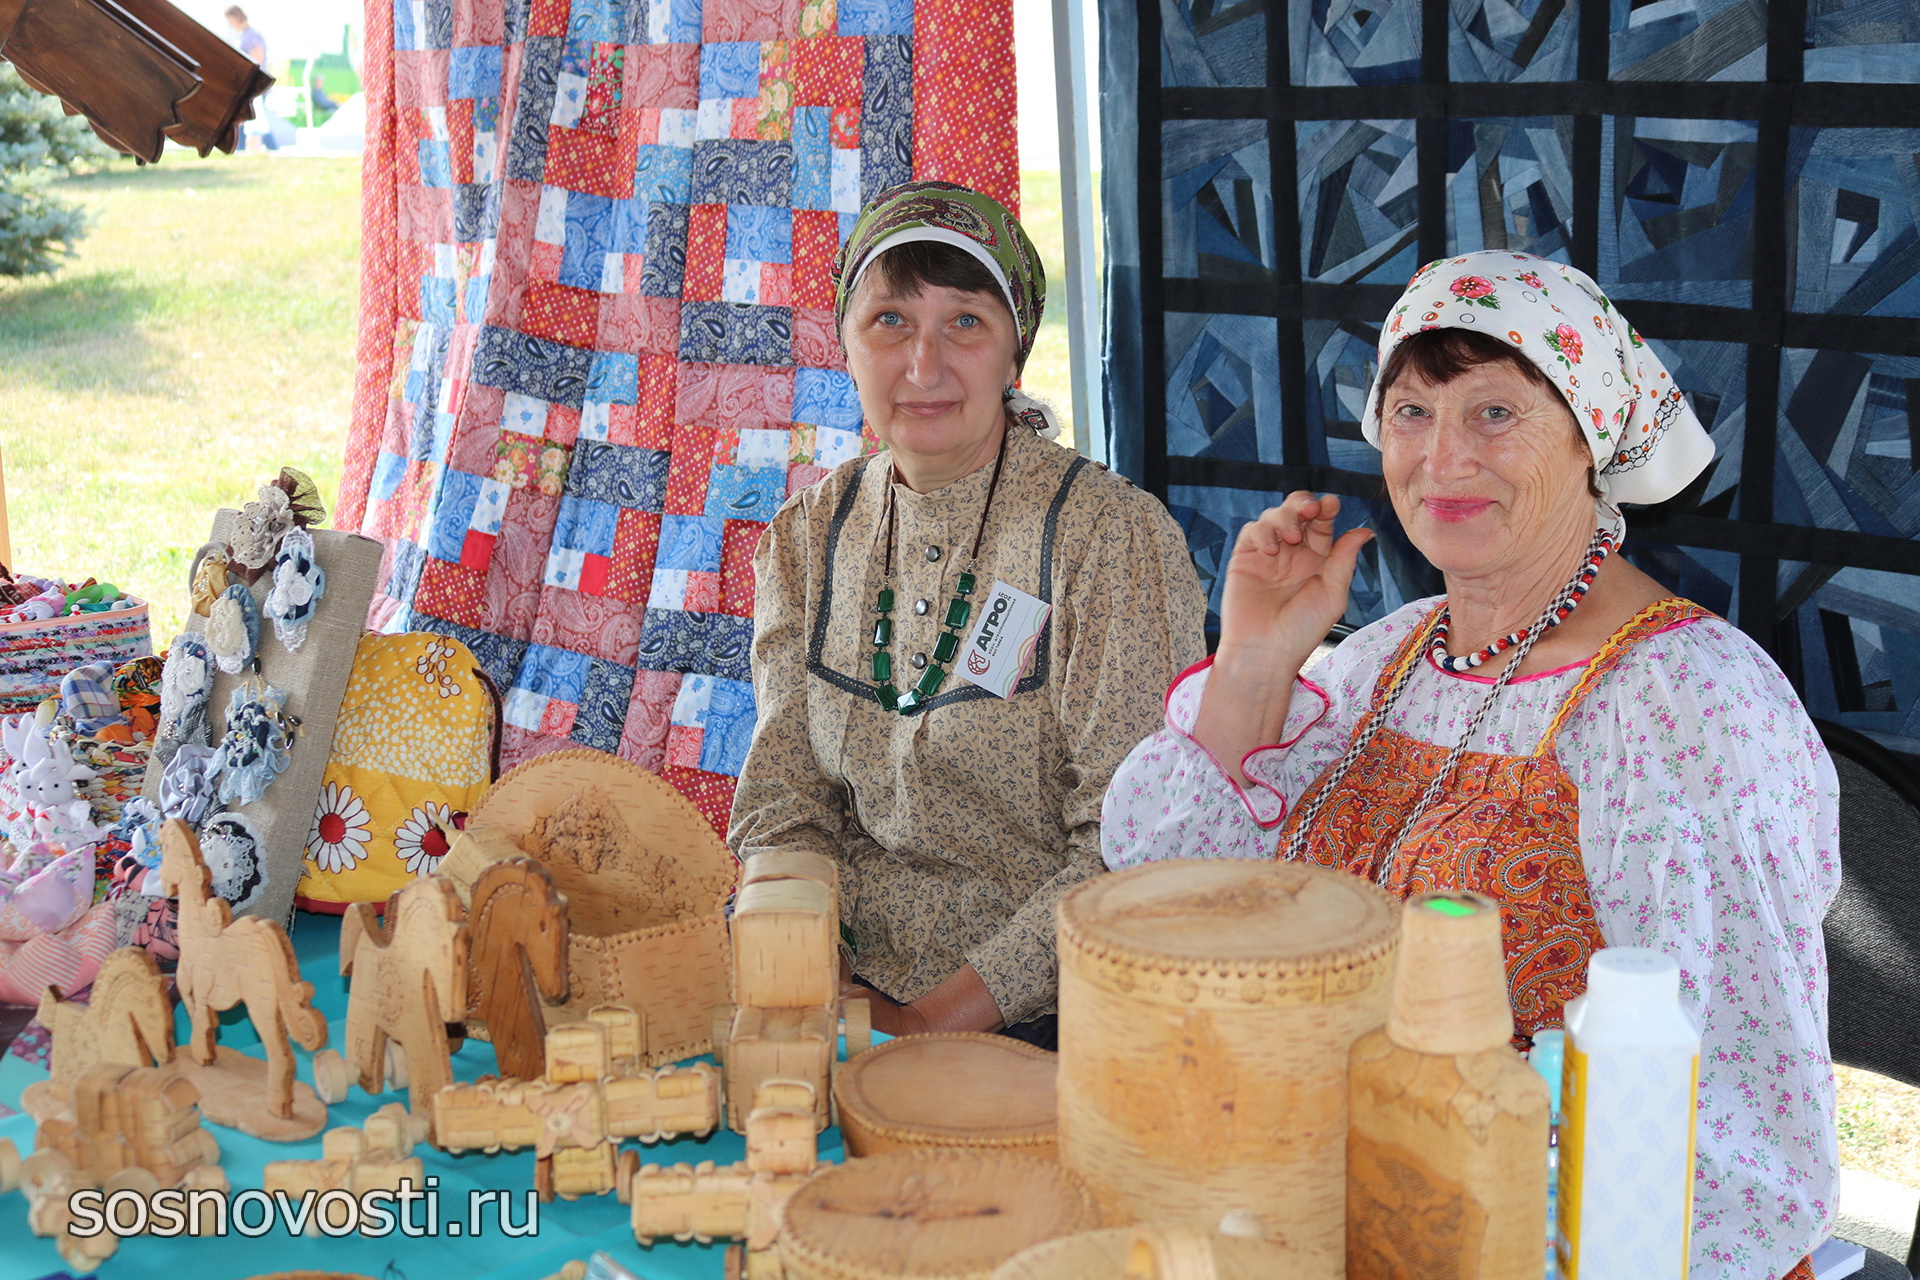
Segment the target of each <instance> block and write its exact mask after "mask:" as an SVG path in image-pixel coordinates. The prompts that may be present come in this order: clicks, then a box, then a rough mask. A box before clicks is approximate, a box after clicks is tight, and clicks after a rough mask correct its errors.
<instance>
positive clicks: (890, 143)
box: [338, 0, 1019, 830]
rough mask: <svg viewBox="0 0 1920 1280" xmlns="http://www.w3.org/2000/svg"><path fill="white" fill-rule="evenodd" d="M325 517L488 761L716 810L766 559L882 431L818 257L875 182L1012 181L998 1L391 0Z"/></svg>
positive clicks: (389, 621) (737, 721)
mask: <svg viewBox="0 0 1920 1280" xmlns="http://www.w3.org/2000/svg"><path fill="white" fill-rule="evenodd" d="M368 16H369V30H368V38H367V49H368V58H367V62H368V65H367V75H366V91H367V94H368V149H367V154H366V158H365V160H364V177H363V183H364V189H363V197H362V198H363V202H364V204H363V213H362V223H363V227H362V230H363V246H362V254H363V262H362V281H361V324H360V335H359V357H360V360H359V381H358V385H357V388H356V394H355V404H354V415H353V423H352V429H351V434H350V437H349V442H348V449H347V466H346V475H345V479H344V481H343V484H342V492H341V496H340V500H339V503H338V510H339V512H340V517H339V519H340V527H342V528H357V529H359V530H360V531H361V532H363V533H366V534H368V535H369V536H374V537H378V538H380V539H381V540H382V541H383V542H384V544H385V546H386V556H385V558H384V562H383V565H382V570H381V572H382V578H383V581H382V585H381V588H380V590H379V592H378V593H377V594H376V597H375V603H374V606H373V610H372V614H371V617H370V619H369V623H370V625H372V626H374V627H376V628H378V629H382V630H389V631H392V630H401V629H419V630H428V631H437V632H442V633H445V634H447V635H451V636H454V637H457V638H458V639H460V640H461V641H462V642H464V643H465V644H466V645H468V646H469V647H470V648H471V649H472V650H473V651H474V653H475V654H476V655H477V656H478V657H479V659H480V661H481V662H482V663H483V664H484V665H485V667H486V669H487V671H488V673H489V675H491V676H492V677H493V679H494V681H495V683H496V684H498V685H499V687H500V689H501V692H502V697H503V699H504V714H505V721H506V729H505V740H504V762H505V763H506V764H509V765H511V764H513V763H517V762H519V761H521V760H525V759H528V758H530V757H532V756H535V755H538V754H540V753H542V752H545V751H550V750H557V749H560V748H564V747H572V746H586V747H594V748H598V749H600V750H603V751H611V752H617V753H619V754H620V755H622V756H625V757H627V758H628V759H631V760H634V761H637V762H639V763H641V764H642V765H644V766H646V767H648V768H652V769H655V770H658V771H659V772H660V773H661V774H663V775H664V776H665V777H666V778H667V779H669V780H670V781H671V782H672V783H673V784H674V785H675V786H676V787H677V788H678V789H679V790H680V791H681V792H683V793H684V794H686V795H687V796H689V797H690V798H692V799H693V801H694V802H695V803H696V804H697V805H699V807H700V808H701V810H702V812H703V813H705V814H706V815H707V817H708V818H709V820H711V821H712V822H713V823H714V825H715V826H716V827H717V828H719V829H721V830H724V829H725V827H726V822H727V813H728V810H729V808H730V806H731V804H732V800H733V788H734V779H735V777H736V776H737V775H738V773H739V771H740V767H741V763H742V762H743V761H744V759H745V758H746V752H747V745H748V743H749V741H750V740H751V738H752V735H753V726H754V699H753V686H752V680H751V674H750V671H749V668H748V656H749V650H750V646H751V642H752V638H753V616H752V615H753V570H752V556H753V549H754V545H755V543H756V541H757V540H758V538H759V535H760V531H761V530H762V529H763V528H764V527H765V524H766V522H767V520H769V519H770V518H771V517H772V515H773V513H774V511H775V510H776V509H778V507H779V506H780V504H781V503H782V502H784V501H785V500H786V498H787V497H788V496H789V495H790V494H792V493H793V492H795V491H796V490H798V489H800V488H802V487H804V486H806V485H809V484H812V483H814V482H815V481H816V480H818V479H820V477H822V476H824V475H825V474H826V473H827V471H828V470H829V469H831V468H832V467H834V466H835V465H837V464H838V463H841V462H844V461H846V460H847V459H849V458H853V457H857V456H859V454H860V453H862V452H863V451H864V450H866V449H868V448H870V447H871V442H870V440H869V439H868V438H866V437H865V436H864V435H863V432H862V425H861V414H860V407H859V401H858V398H857V397H856V396H855V394H854V389H853V384H852V382H851V381H850V380H849V379H848V377H847V374H846V369H845V365H844V363H843V361H842V359H841V355H840V350H839V344H838V342H837V340H836V338H835V335H834V332H833V291H832V287H831V285H830V283H829V279H828V272H829V267H830V264H831V263H832V260H833V257H834V255H835V253H836V252H837V251H838V249H839V246H840V244H841V242H842V241H843V240H844V238H845V237H846V235H847V234H848V232H849V231H850V230H851V229H852V225H853V220H854V217H855V215H856V214H858V212H859V210H860V207H861V205H862V204H863V203H864V202H865V201H866V200H868V199H870V198H871V197H872V196H874V195H875V194H877V193H878V192H880V191H882V190H884V189H885V188H887V187H889V186H892V185H894V184H895V183H899V182H904V181H906V180H908V179H909V178H944V179H947V180H949V181H955V182H962V183H966V184H967V185H970V186H974V187H977V188H979V189H981V190H985V191H988V192H991V193H992V194H993V195H995V196H996V197H998V198H999V199H1001V200H1003V201H1005V202H1007V203H1008V204H1009V205H1013V204H1014V202H1015V201H1016V200H1017V198H1018V184H1019V173H1018V165H1017V160H1016V146H1015V125H1014V120H1015V101H1014V78H1013V45H1012V36H1013V29H1012V10H1011V4H1010V0H394V3H393V4H392V5H391V6H388V5H386V4H383V3H381V0H373V3H371V4H369V6H368Z"/></svg>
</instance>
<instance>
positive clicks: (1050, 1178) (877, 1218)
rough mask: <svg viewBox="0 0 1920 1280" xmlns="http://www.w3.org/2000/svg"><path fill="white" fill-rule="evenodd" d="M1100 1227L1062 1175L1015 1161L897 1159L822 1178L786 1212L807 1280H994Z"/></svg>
mask: <svg viewBox="0 0 1920 1280" xmlns="http://www.w3.org/2000/svg"><path fill="white" fill-rule="evenodd" d="M1098 1221H1099V1217H1098V1211H1097V1210H1096V1209H1095V1207H1094V1203H1093V1197H1092V1196H1091V1195H1089V1194H1088V1192H1087V1189H1086V1188H1085V1187H1084V1186H1082V1185H1081V1184H1080V1182H1079V1180H1078V1179H1077V1178H1075V1177H1074V1176H1073V1175H1072V1174H1070V1173H1068V1172H1067V1171H1066V1170H1065V1169H1064V1168H1062V1167H1061V1166H1060V1165H1057V1164H1053V1163H1050V1162H1048V1161H1044V1160H1039V1159H1036V1158H1034V1157H1032V1156H1027V1155H1020V1154H1017V1153H1014V1152H1009V1151H983V1152H964V1151H890V1152H887V1153H886V1154H884V1155H877V1156H870V1157H868V1158H866V1159H864V1160H853V1161H849V1162H848V1163H846V1164H842V1165H834V1166H831V1167H829V1168H827V1169H824V1170H822V1171H821V1172H820V1173H817V1174H815V1175H814V1176H813V1177H812V1178H810V1179H808V1180H807V1182H806V1184H805V1185H804V1186H802V1187H801V1188H800V1189H799V1190H798V1191H796V1192H794V1193H793V1197H792V1198H791V1199H789V1200H788V1201H787V1202H786V1204H785V1205H783V1206H782V1207H781V1209H780V1228H781V1229H780V1244H779V1250H780V1259H781V1261H782V1262H784V1263H785V1264H786V1265H787V1267H788V1268H789V1271H788V1274H789V1275H795V1276H798V1277H799V1278H800V1280H883V1278H884V1280H988V1278H989V1277H990V1276H991V1275H992V1274H993V1270H994V1268H995V1267H997V1266H999V1265H1000V1264H1001V1263H1003V1262H1005V1261H1006V1260H1007V1259H1008V1258H1011V1257H1012V1256H1013V1255H1014V1254H1016V1253H1018V1252H1020V1250H1022V1249H1025V1248H1028V1247H1029V1246H1031V1245H1035V1244H1039V1243H1040V1242H1042V1241H1044V1240H1051V1239H1054V1238H1055V1237H1057V1236H1063V1235H1071V1234H1072V1233H1074V1232H1076V1231H1085V1230H1087V1229H1088V1228H1090V1227H1092V1226H1094V1225H1095V1224H1096V1223H1097V1222H1098Z"/></svg>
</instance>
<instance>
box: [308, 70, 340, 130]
mask: <svg viewBox="0 0 1920 1280" xmlns="http://www.w3.org/2000/svg"><path fill="white" fill-rule="evenodd" d="M307 102H308V104H309V108H310V110H309V115H310V116H311V117H312V122H313V123H314V124H319V123H320V120H321V118H322V117H323V116H330V115H332V114H333V113H334V112H336V111H338V110H339V109H340V104H339V103H338V102H335V101H334V100H333V99H332V98H330V97H328V96H327V78H326V77H325V76H323V75H321V74H320V73H319V72H317V71H316V72H314V74H313V86H312V88H310V89H309V90H308V91H307Z"/></svg>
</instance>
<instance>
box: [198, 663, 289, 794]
mask: <svg viewBox="0 0 1920 1280" xmlns="http://www.w3.org/2000/svg"><path fill="white" fill-rule="evenodd" d="M286 705H287V695H286V691H285V690H282V689H273V688H269V689H267V690H266V691H265V692H264V693H254V692H253V691H251V690H249V689H248V688H247V687H246V686H244V685H242V686H241V687H239V688H236V689H235V690H234V691H233V698H232V700H231V701H230V702H228V704H227V733H226V736H225V737H223V738H221V739H220V758H219V760H217V761H216V762H215V764H214V769H215V771H216V772H217V773H218V774H219V775H220V799H221V800H222V801H224V802H226V803H227V804H252V803H253V802H254V801H255V800H258V799H259V798H260V797H261V796H262V795H264V794H266V790H267V786H268V784H270V783H271V782H272V781H273V780H274V779H275V778H277V777H279V776H280V771H281V770H282V769H285V768H286V767H287V761H288V759H289V757H290V756H291V754H292V750H293V736H292V734H290V733H289V732H288V729H287V719H286V715H285V711H286Z"/></svg>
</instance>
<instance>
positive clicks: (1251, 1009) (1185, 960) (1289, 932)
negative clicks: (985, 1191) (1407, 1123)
mask: <svg viewBox="0 0 1920 1280" xmlns="http://www.w3.org/2000/svg"><path fill="white" fill-rule="evenodd" d="M1058 920H1059V926H1060V1079H1059V1094H1060V1158H1061V1161H1062V1163H1064V1164H1065V1165H1066V1166H1067V1167H1068V1168H1070V1169H1072V1170H1074V1171H1075V1172H1076V1173H1078V1174H1080V1175H1081V1177H1082V1178H1084V1179H1085V1180H1086V1182H1087V1185H1088V1186H1089V1188H1091V1189H1092V1191H1093V1194H1094V1197H1095V1198H1096V1199H1097V1200H1098V1201H1099V1203H1100V1209H1101V1214H1102V1217H1103V1219H1104V1220H1105V1221H1106V1223H1107V1224H1109V1225H1124V1224H1127V1223H1132V1222H1153V1223H1157V1224H1165V1225H1174V1226H1185V1227H1193V1228H1197V1229H1199V1230H1211V1229H1213V1227H1214V1226H1215V1225H1216V1224H1218V1223H1219V1221H1220V1219H1221V1217H1222V1215H1224V1214H1226V1213H1229V1212H1231V1211H1234V1210H1245V1211H1247V1212H1249V1213H1251V1214H1253V1215H1254V1217H1255V1218H1257V1219H1258V1220H1259V1223H1260V1228H1261V1230H1262V1232H1263V1233H1264V1234H1265V1236H1266V1238H1267V1239H1268V1240H1269V1241H1271V1242H1273V1243H1274V1244H1276V1245H1279V1246H1280V1247H1281V1248H1282V1249H1283V1250H1284V1251H1285V1252H1286V1253H1287V1254H1288V1256H1289V1261H1290V1263H1291V1265H1292V1271H1290V1273H1289V1274H1290V1275H1296V1276H1298V1277H1299V1280H1340V1277H1341V1276H1342V1274H1343V1271H1344V1259H1345V1232H1346V1227H1345V1206H1346V1143H1347V1054H1348V1051H1349V1050H1350V1049H1351V1048H1352V1045H1353V1042H1354V1040H1355V1039H1357V1038H1358V1037H1359V1036H1361V1035H1362V1034H1364V1033H1365V1032H1367V1031H1370V1030H1372V1029H1373V1028H1375V1027H1377V1026H1379V1025H1381V1024H1382V1023H1383V1022H1384V1021H1385V1020H1386V1013H1387V996H1388V992H1389V989H1390V980H1391V978H1392V974H1393V963H1394V955H1395V950H1396V948H1397V946H1398V942H1399V936H1400V904H1399V903H1398V902H1397V901H1395V900H1394V899H1393V898H1392V897H1391V896H1389V895H1388V894H1386V893H1385V892H1383V891H1382V890H1380V889H1378V888H1376V887H1375V886H1373V885H1371V884H1369V883H1367V882H1366V881H1364V880H1361V879H1359V878H1358V877H1355V876H1352V875H1348V874H1347V873H1345V872H1341V871H1332V870H1328V869H1326V868H1324V867H1318V866H1312V865H1307V864H1302V863H1292V862H1243V861H1237V860H1217V861H1216V860H1205V861H1172V862H1155V863H1150V864H1148V865H1146V866H1142V867H1135V868H1132V869H1130V870H1127V871H1121V872H1116V873H1115V874H1113V875H1107V876H1100V877H1098V878H1096V879H1093V880H1090V881H1087V882H1086V883H1085V884H1082V885H1080V886H1079V887H1078V888H1076V889H1074V890H1073V891H1072V892H1071V893H1069V894H1067V895H1066V896H1065V897H1064V898H1062V899H1061V900H1060V905H1059V908H1058Z"/></svg>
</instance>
